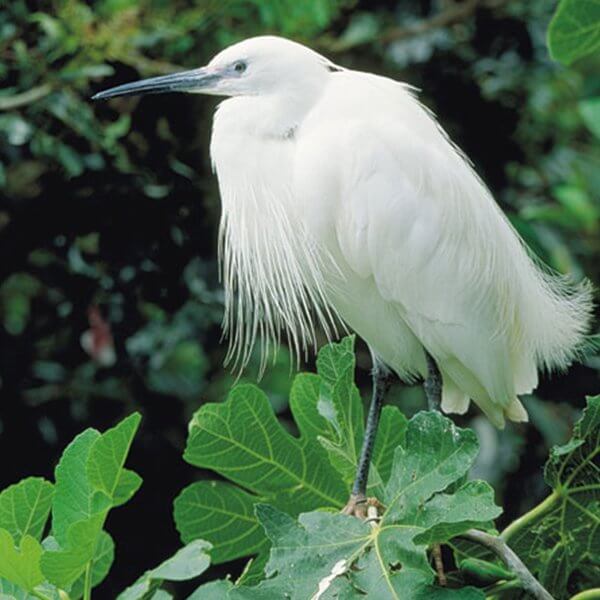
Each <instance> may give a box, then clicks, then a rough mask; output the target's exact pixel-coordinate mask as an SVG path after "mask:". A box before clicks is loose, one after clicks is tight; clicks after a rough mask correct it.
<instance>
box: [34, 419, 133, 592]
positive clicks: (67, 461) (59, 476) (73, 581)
mask: <svg viewBox="0 0 600 600" xmlns="http://www.w3.org/2000/svg"><path fill="white" fill-rule="evenodd" d="M140 418H141V417H140V415H139V414H137V413H135V414H133V415H131V416H129V417H127V418H126V419H124V420H123V421H121V422H120V423H119V424H118V425H116V426H115V427H113V428H112V429H109V430H107V431H106V432H105V433H103V434H101V433H99V432H98V431H96V430H94V429H88V430H86V431H84V432H83V433H81V434H80V435H78V436H77V437H76V438H75V439H74V440H73V442H71V444H70V445H69V446H68V447H67V448H66V450H65V452H64V453H63V456H62V457H61V460H60V462H59V464H58V466H57V467H56V472H55V478H56V486H55V496H54V501H53V506H52V535H53V539H54V543H53V544H51V545H49V547H48V549H47V550H46V551H45V552H44V554H43V556H42V557H41V563H40V564H41V569H42V572H43V574H44V576H45V577H46V579H47V580H48V581H49V582H51V583H52V584H54V585H56V586H57V587H59V588H62V589H69V588H71V586H72V587H73V590H74V592H76V593H74V594H73V595H74V597H77V594H78V593H79V591H80V590H81V586H82V582H81V578H82V576H83V573H84V572H85V571H86V569H87V568H88V567H89V568H91V569H92V571H91V572H92V583H93V584H94V585H96V584H97V583H99V582H100V581H102V579H103V578H104V577H105V576H106V574H107V572H108V569H109V568H110V565H111V564H112V560H113V556H114V544H113V542H112V539H111V538H110V536H108V534H107V533H106V532H104V531H103V527H104V522H105V520H106V517H107V515H108V512H109V510H110V509H111V508H113V507H115V506H119V505H121V504H122V503H123V502H125V501H127V500H128V499H129V498H130V497H131V496H132V495H133V494H134V493H135V491H136V490H137V489H138V487H139V485H140V483H141V479H140V477H139V476H138V475H137V474H135V473H133V472H132V471H128V470H127V469H125V468H124V464H125V460H126V458H127V454H128V452H129V449H130V446H131V443H132V441H133V437H134V435H135V432H136V430H137V428H138V426H139V422H140Z"/></svg>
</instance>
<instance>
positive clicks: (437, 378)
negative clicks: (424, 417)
mask: <svg viewBox="0 0 600 600" xmlns="http://www.w3.org/2000/svg"><path fill="white" fill-rule="evenodd" d="M425 359H426V360H427V377H425V381H424V382H423V389H424V390H425V396H427V405H428V407H429V410H440V406H441V405H442V374H441V373H440V370H439V369H438V366H437V365H436V363H435V360H433V357H432V356H431V354H429V352H427V350H425Z"/></svg>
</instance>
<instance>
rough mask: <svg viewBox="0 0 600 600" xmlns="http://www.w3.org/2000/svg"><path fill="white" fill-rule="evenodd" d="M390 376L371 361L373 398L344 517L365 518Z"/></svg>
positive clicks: (382, 366)
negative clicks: (374, 450) (374, 448)
mask: <svg viewBox="0 0 600 600" xmlns="http://www.w3.org/2000/svg"><path fill="white" fill-rule="evenodd" d="M391 378H392V375H391V373H390V371H389V370H388V369H387V367H386V366H385V365H384V364H383V363H381V362H380V361H379V360H378V359H374V361H373V396H372V399H371V405H370V406H369V415H368V417H367V427H366V429H365V437H364V439H363V445H362V449H361V451H360V457H359V459H358V467H357V469H356V478H355V479H354V484H353V485H352V493H351V494H350V499H349V500H348V504H346V506H345V507H344V508H343V509H342V512H343V513H344V514H346V515H354V516H355V517H359V518H361V519H364V518H366V516H367V481H368V479H369V466H370V464H371V456H372V454H373V446H374V445H375V437H376V435H377V426H378V425H379V416H380V415H381V409H382V407H383V399H384V397H385V394H386V392H387V390H388V389H389V387H390V382H391Z"/></svg>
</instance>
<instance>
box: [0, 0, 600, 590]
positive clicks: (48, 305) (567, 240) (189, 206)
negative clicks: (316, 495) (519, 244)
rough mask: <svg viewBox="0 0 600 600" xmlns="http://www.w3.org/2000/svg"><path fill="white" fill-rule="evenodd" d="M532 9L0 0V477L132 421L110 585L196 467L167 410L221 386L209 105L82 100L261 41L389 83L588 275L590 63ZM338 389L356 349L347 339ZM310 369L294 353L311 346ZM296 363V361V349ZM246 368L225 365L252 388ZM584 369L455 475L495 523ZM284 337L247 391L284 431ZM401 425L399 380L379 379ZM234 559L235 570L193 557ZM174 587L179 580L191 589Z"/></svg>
mask: <svg viewBox="0 0 600 600" xmlns="http://www.w3.org/2000/svg"><path fill="white" fill-rule="evenodd" d="M553 8H554V7H553V6H552V3H551V2H547V1H546V0H532V1H519V0H513V1H511V2H508V1H503V0H463V1H462V2H456V3H455V2H450V1H445V0H438V1H435V0H379V1H373V2H367V1H360V0H338V1H327V0H307V1H306V2H295V1H293V0H277V1H274V2H268V3H267V2H260V1H259V0H255V1H249V0H247V1H241V0H240V1H231V2H219V1H208V0H205V1H202V0H196V1H195V2H193V1H191V0H185V1H183V0H180V1H167V0H154V1H143V2H136V1H133V0H104V1H97V2H83V1H78V0H57V1H55V2H49V1H36V2H33V1H31V2H27V1H25V0H12V2H10V4H9V5H8V6H6V7H4V8H1V9H0V77H1V79H2V85H1V88H2V89H1V91H0V256H1V257H2V260H1V261H0V272H1V274H0V396H1V397H0V489H2V488H4V487H6V486H7V485H9V484H11V483H13V482H15V481H17V480H18V479H20V478H21V477H24V476H26V475H34V474H35V475H44V476H46V477H51V475H52V471H53V468H54V466H55V463H56V460H57V458H58V457H59V456H60V453H61V451H62V449H63V448H64V446H65V445H66V444H67V443H68V442H69V441H70V440H71V438H72V437H73V436H74V435H75V434H76V433H78V432H79V431H81V430H82V429H84V428H85V427H88V426H94V427H96V428H99V429H103V428H106V427H109V426H111V425H113V424H114V423H115V422H116V421H117V420H118V419H120V418H122V417H123V416H125V415H126V414H129V413H130V412H132V411H133V410H136V409H137V410H140V411H141V412H142V414H143V417H144V420H143V423H142V429H141V432H140V433H139V435H138V437H137V438H136V441H135V442H134V445H133V450H132V454H131V458H130V461H129V464H130V465H131V467H132V468H133V469H135V470H136V471H137V472H139V473H140V475H141V476H142V477H143V478H144V484H143V486H142V488H141V490H140V492H139V493H138V495H137V496H136V497H135V498H134V500H133V501H132V502H131V503H130V504H129V505H127V506H125V507H123V508H121V509H119V510H117V511H114V514H111V517H110V519H109V522H108V530H109V531H110V532H111V534H112V535H113V537H114V538H115V541H116V544H117V550H116V552H117V554H116V561H115V565H114V567H113V570H112V571H111V574H110V575H109V577H108V578H107V580H106V581H105V582H104V583H103V584H102V586H101V588H99V592H98V594H99V597H114V596H115V595H116V592H117V591H119V590H121V589H122V588H123V587H124V586H126V585H127V584H130V583H131V582H132V581H133V580H134V579H135V578H136V577H137V575H138V574H139V573H141V572H142V571H144V570H145V569H147V568H149V567H151V566H154V565H155V564H157V563H158V562H160V561H161V560H162V559H164V558H166V557H167V556H169V555H170V554H172V552H174V551H175V550H176V549H177V547H178V546H179V543H180V542H179V538H178V535H177V532H176V530H175V526H174V524H173V520H172V516H171V513H172V501H173V499H174V498H175V496H176V495H177V493H178V492H179V491H180V490H181V489H182V488H183V487H184V486H185V485H187V484H188V483H189V482H190V481H192V480H194V479H196V478H199V477H203V476H207V474H206V473H202V472H199V471H198V470H197V469H195V468H194V467H191V466H189V465H186V463H184V462H183V459H182V458H181V455H182V452H183V448H184V446H185V440H186V435H187V422H188V421H189V419H190V417H191V415H192V414H193V412H194V411H195V410H196V409H197V408H198V407H199V406H200V405H201V404H202V403H204V402H208V401H218V400H221V399H223V398H224V396H225V394H226V392H227V390H228V389H229V387H230V385H231V384H232V382H233V378H232V376H231V375H230V374H229V373H228V372H227V371H226V370H224V369H223V368H222V361H223V357H224V350H225V348H224V346H223V345H222V344H220V342H219V340H220V327H219V323H220V319H221V315H222V294H221V291H220V286H219V283H218V277H217V267H216V258H215V256H216V228H217V224H218V218H219V200H218V194H217V186H216V180H215V178H214V177H213V176H212V175H211V172H210V163H209V157H208V141H209V136H210V128H211V116H212V112H213V109H214V107H215V105H216V103H217V102H218V100H217V99H210V98H206V97H199V96H194V95H187V96H186V95H170V96H160V97H147V98H142V99H138V98H124V99H118V100H113V101H110V102H101V103H95V104H92V103H91V102H90V101H89V97H90V95H91V94H93V93H94V92H96V91H98V90H100V89H104V88H106V87H109V86H112V85H116V84H119V83H124V82H127V81H131V80H135V79H139V78H142V77H150V76H154V75H160V74H164V73H169V72H171V71H174V70H180V69H184V68H194V67H197V66H200V65H202V64H205V63H206V62H207V61H208V60H209V59H210V57H211V56H212V55H213V54H214V53H215V52H217V51H218V50H219V49H221V48H222V47H224V46H225V45H228V44H229V43H232V42H235V41H238V40H240V39H243V38H245V37H249V36H252V35H257V34H264V33H275V34H278V35H285V36H288V37H291V38H293V39H296V40H298V41H301V42H303V43H305V44H307V45H309V46H311V47H313V48H315V49H316V50H318V51H320V52H322V53H324V54H326V55H327V56H328V57H330V58H331V59H332V60H334V61H335V62H339V63H340V64H342V65H344V66H346V67H350V68H354V69H359V70H367V71H373V72H376V73H380V74H384V75H387V76H390V77H393V78H396V79H401V80H404V81H407V82H409V83H411V84H413V85H415V86H417V87H419V88H421V89H422V99H423V101H424V102H425V104H426V105H427V106H429V107H430V108H432V109H433V110H434V111H435V112H436V113H437V115H438V117H439V119H440V120H441V122H442V124H443V125H444V127H445V128H446V129H447V130H448V131H449V133H450V134H451V136H452V137H453V139H454V141H456V142H457V143H458V144H459V145H460V146H461V147H462V148H463V149H464V150H465V151H466V153H467V154H468V155H469V157H470V158H471V159H472V160H473V162H474V163H475V165H476V168H477V170H478V172H479V173H480V174H481V175H482V177H483V178H484V180H485V181H486V183H487V184H488V185H489V186H490V188H491V189H492V191H493V192H494V194H495V197H496V198H497V200H498V202H499V203H500V204H501V206H502V208H503V209H504V210H505V211H506V212H508V214H509V216H510V219H511V221H512V222H513V224H514V225H515V226H516V228H517V229H518V230H519V231H520V232H521V234H522V235H523V237H524V238H525V239H526V241H527V242H528V243H529V244H530V246H531V247H532V248H533V249H534V251H535V252H536V253H537V254H538V255H539V256H540V257H541V258H542V260H544V261H545V262H546V263H548V264H549V265H551V266H552V267H553V268H555V269H557V270H558V271H561V272H564V273H571V274H572V275H573V276H574V277H575V278H577V279H578V278H581V277H582V276H583V274H585V275H587V276H588V277H589V278H591V279H592V280H593V281H594V282H596V283H597V282H598V281H599V280H600V261H599V258H600V236H599V222H598V217H599V214H600V198H599V195H598V190H599V189H600V147H599V145H598V139H597V138H595V137H594V135H595V134H594V132H595V133H596V135H598V133H599V130H598V122H597V121H595V120H594V118H593V115H591V114H590V110H589V104H588V103H587V102H586V99H588V98H591V97H593V96H598V95H600V70H599V69H598V67H599V66H600V58H598V57H595V58H590V59H587V60H584V61H580V62H579V63H577V64H576V66H575V67H572V68H565V67H562V66H560V65H557V64H555V63H553V62H552V61H551V60H550V59H549V57H548V54H547V49H546V44H545V32H546V29H547V25H548V21H549V19H550V16H551V13H552V10H553ZM359 350H360V355H359V365H360V367H361V368H360V370H359V373H358V378H359V382H360V384H361V389H362V390H363V393H364V394H365V395H367V394H368V393H369V390H370V387H369V374H368V369H369V359H368V355H367V353H366V349H365V348H364V347H362V346H359ZM311 360H312V359H311ZM304 368H311V364H310V362H309V364H308V365H306V366H304ZM255 371H256V369H250V371H249V372H248V373H247V374H246V378H247V379H249V380H251V381H253V380H255V377H254V375H253V373H254V372H255ZM599 372H600V358H598V357H597V356H594V355H593V354H590V355H589V356H588V358H587V359H586V360H585V362H584V364H583V365H576V366H574V367H573V368H572V369H571V370H570V371H569V372H568V373H567V374H563V375H557V376H555V377H553V378H552V379H545V380H544V381H543V382H542V384H541V386H540V388H539V390H538V391H537V392H536V396H535V397H532V398H527V399H525V403H526V405H527V407H528V409H529V411H530V414H531V420H532V422H531V424H530V425H527V426H518V427H516V426H512V425H511V426H509V427H508V428H507V429H506V430H505V431H504V432H502V433H497V432H495V431H494V430H493V429H492V428H491V426H489V425H488V424H487V422H485V421H484V420H483V419H481V418H480V417H479V416H478V415H477V413H475V412H472V413H470V414H469V415H468V416H467V417H466V418H464V419H463V418H461V419H460V422H461V424H463V425H467V424H468V425H470V426H473V427H475V429H476V431H477V432H478V434H479V436H480V439H481V442H482V453H481V456H480V460H479V462H478V464H477V467H476V470H477V473H476V475H477V476H478V477H483V478H485V479H487V480H488V481H490V482H491V483H493V484H494V486H495V488H496V490H497V493H498V502H499V503H500V504H503V505H504V508H505V515H504V516H503V519H504V521H501V523H503V522H508V521H510V520H512V519H513V518H514V517H515V516H516V515H518V514H520V513H521V512H523V511H524V510H526V509H527V508H528V507H530V506H531V505H533V504H534V503H535V502H537V501H539V499H540V498H542V497H543V496H544V494H545V491H544V485H543V481H542V477H541V465H542V464H543V462H544V460H545V457H546V455H547V451H548V448H549V447H550V446H551V445H553V444H555V443H561V442H564V441H565V440H566V439H567V437H568V434H569V432H570V427H571V424H572V422H573V420H574V419H575V418H576V417H577V410H578V409H579V408H581V407H582V406H583V404H584V396H585V394H592V393H597V392H598V390H599V388H600V385H599V377H598V375H599ZM290 381H291V379H290V365H289V362H288V360H287V355H286V353H285V350H284V351H282V352H281V353H280V355H279V358H278V360H277V362H276V364H275V365H274V366H273V367H272V368H271V369H269V370H268V372H267V374H266V376H265V377H264V378H263V381H262V382H261V386H262V387H263V389H265V390H266V391H267V392H268V393H269V395H270V398H271V400H272V403H273V405H274V407H275V409H276V410H277V412H278V413H279V414H280V416H281V419H282V420H283V422H284V423H287V424H288V425H289V426H290V427H293V424H292V423H291V422H290V420H289V415H288V412H287V391H288V388H289V385H290ZM392 397H393V401H394V402H397V403H398V404H399V406H400V407H401V408H402V409H403V410H404V411H405V412H406V413H407V414H412V413H413V412H415V411H416V410H419V409H421V408H423V407H424V399H423V396H422V392H421V390H420V389H419V388H408V387H403V386H399V385H398V386H395V388H394V389H393V391H392ZM231 570H233V571H234V572H235V571H236V570H239V566H238V565H234V566H232V567H231V568H229V567H218V568H216V569H213V570H212V571H211V572H210V574H209V576H208V577H209V578H212V577H214V576H215V575H216V574H217V573H221V574H223V573H225V572H229V571H231ZM196 585H197V582H196Z"/></svg>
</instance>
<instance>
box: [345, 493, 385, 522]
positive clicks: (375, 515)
mask: <svg viewBox="0 0 600 600" xmlns="http://www.w3.org/2000/svg"><path fill="white" fill-rule="evenodd" d="M381 512H383V505H382V504H381V502H379V500H377V498H367V497H366V496H365V495H364V494H350V499H349V500H348V502H347V503H346V506H344V508H342V514H344V515H350V516H352V517H356V518H357V519H361V520H362V521H367V522H368V523H377V522H379V519H380V518H381V517H380V516H379V514H380V513H381Z"/></svg>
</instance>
